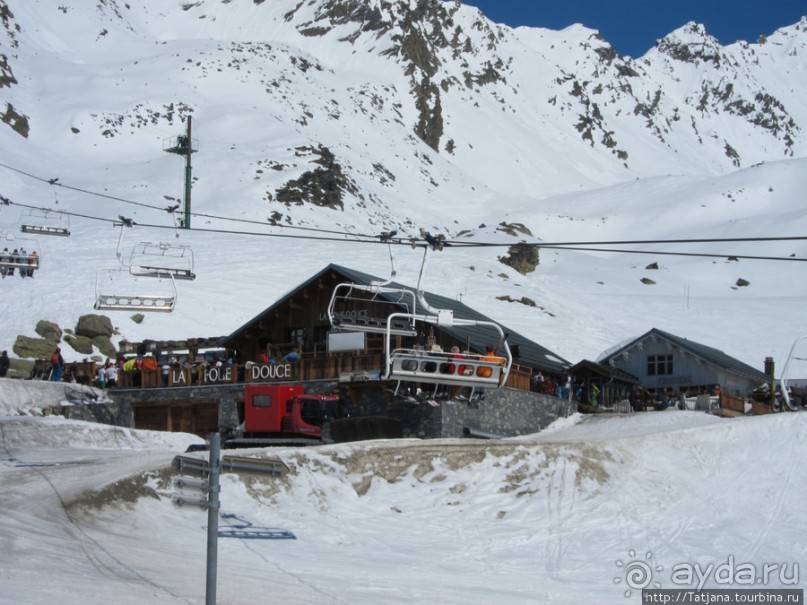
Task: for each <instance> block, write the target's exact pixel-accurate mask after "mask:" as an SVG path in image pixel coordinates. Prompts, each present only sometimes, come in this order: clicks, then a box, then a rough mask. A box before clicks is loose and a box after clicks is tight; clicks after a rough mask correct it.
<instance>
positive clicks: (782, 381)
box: [779, 334, 807, 410]
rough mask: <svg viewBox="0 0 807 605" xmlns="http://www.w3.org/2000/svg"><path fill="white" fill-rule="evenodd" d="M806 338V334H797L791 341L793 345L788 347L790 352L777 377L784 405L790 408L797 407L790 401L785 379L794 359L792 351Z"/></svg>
mask: <svg viewBox="0 0 807 605" xmlns="http://www.w3.org/2000/svg"><path fill="white" fill-rule="evenodd" d="M802 340H807V334H804V335H802V336H799V337H798V338H796V340H795V341H793V346H791V347H790V353H789V354H788V356H787V361H786V362H785V366H784V367H783V368H782V375H781V376H780V377H779V387H780V388H781V389H782V398H783V399H784V401H785V405H787V407H788V408H789V409H791V410H794V409H797V408H796V406H795V404H794V403H793V402H792V401H790V393H789V392H788V386H787V380H788V374H789V370H790V362H791V361H792V360H793V359H796V358H795V357H794V355H793V353H795V352H796V346H797V345H798V344H799V343H800V342H801V341H802Z"/></svg>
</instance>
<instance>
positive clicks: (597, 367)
mask: <svg viewBox="0 0 807 605" xmlns="http://www.w3.org/2000/svg"><path fill="white" fill-rule="evenodd" d="M583 370H592V371H594V372H597V373H599V374H601V375H602V376H604V377H605V378H611V379H613V380H617V381H619V382H625V383H627V384H636V385H638V384H639V383H640V382H641V381H640V380H639V378H638V377H636V376H634V375H633V374H630V373H628V372H625V371H624V370H621V369H620V368H615V367H613V366H611V365H609V364H607V363H599V362H596V361H591V360H590V359H584V360H582V361H579V362H577V363H576V364H574V365H573V366H572V368H571V370H570V371H571V373H572V375H575V374H578V373H580V372H581V371H583Z"/></svg>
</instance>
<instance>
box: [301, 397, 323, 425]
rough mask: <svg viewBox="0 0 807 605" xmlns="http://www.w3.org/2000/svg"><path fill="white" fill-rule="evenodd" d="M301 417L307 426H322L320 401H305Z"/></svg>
mask: <svg viewBox="0 0 807 605" xmlns="http://www.w3.org/2000/svg"><path fill="white" fill-rule="evenodd" d="M300 417H301V418H302V420H303V422H305V423H306V424H311V425H313V426H322V414H321V413H320V409H319V401H316V400H314V401H311V400H309V399H305V400H303V407H302V409H301V410H300Z"/></svg>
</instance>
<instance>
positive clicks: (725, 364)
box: [601, 328, 768, 381]
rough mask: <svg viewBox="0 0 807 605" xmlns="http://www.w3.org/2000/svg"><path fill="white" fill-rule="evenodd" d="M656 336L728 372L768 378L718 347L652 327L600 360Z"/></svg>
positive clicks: (755, 377) (753, 377)
mask: <svg viewBox="0 0 807 605" xmlns="http://www.w3.org/2000/svg"><path fill="white" fill-rule="evenodd" d="M653 335H655V336H657V337H659V338H661V339H664V340H666V341H667V342H669V343H671V344H673V345H675V346H677V347H678V348H680V349H682V350H684V351H687V352H688V353H691V354H692V355H694V356H695V357H698V358H700V359H703V360H704V361H705V362H707V363H710V364H712V365H714V366H717V367H719V368H722V369H724V370H727V371H729V372H733V373H735V374H740V375H742V376H748V377H749V378H752V379H755V380H762V381H765V380H768V376H767V375H766V374H765V373H764V372H760V371H759V370H757V369H756V368H753V367H751V366H749V365H748V364H745V363H743V362H742V361H739V360H738V359H735V358H733V357H731V356H729V355H727V354H726V353H724V352H723V351H720V350H718V349H714V348H712V347H707V346H706V345H703V344H700V343H697V342H694V341H692V340H688V339H686V338H682V337H680V336H676V335H675V334H670V333H669V332H664V331H663V330H659V329H657V328H653V329H652V330H650V331H649V332H647V333H646V334H643V335H642V336H640V337H639V338H637V339H635V340H632V341H631V342H629V343H628V344H626V345H625V346H623V347H621V348H619V349H618V350H616V351H613V352H611V353H609V354H608V356H607V357H605V358H604V359H602V360H601V362H604V363H607V362H608V360H610V359H612V358H614V357H617V356H618V355H620V354H621V353H622V352H623V351H625V350H626V349H630V348H631V347H633V346H634V345H635V344H636V343H638V342H641V341H644V340H647V339H648V338H650V337H651V336H653Z"/></svg>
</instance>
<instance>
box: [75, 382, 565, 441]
mask: <svg viewBox="0 0 807 605" xmlns="http://www.w3.org/2000/svg"><path fill="white" fill-rule="evenodd" d="M391 385H392V388H390V387H391ZM243 389H244V385H239V384H235V385H217V386H199V387H174V388H169V389H112V390H110V391H108V392H107V393H108V395H109V396H110V397H111V398H112V399H113V400H114V404H111V405H110V406H109V409H108V410H104V411H102V410H101V409H100V408H99V409H96V407H98V406H95V405H92V406H91V405H87V406H72V407H71V410H70V412H69V414H70V415H69V416H68V417H70V418H80V419H82V420H94V421H97V422H107V420H109V422H107V423H108V424H117V425H119V426H133V412H132V406H148V405H170V404H171V403H172V402H187V401H193V400H211V399H218V401H219V409H218V415H219V426H221V427H235V426H237V425H238V423H239V418H238V403H239V401H243ZM336 390H338V391H339V393H340V395H341V397H342V400H343V402H344V403H345V407H346V411H347V412H348V413H349V414H350V416H352V417H359V416H387V417H390V418H394V419H396V420H398V421H400V422H401V424H402V426H403V435H404V437H414V438H419V439H435V438H441V437H449V438H454V437H465V436H469V435H468V433H469V432H470V433H472V435H473V434H476V435H477V436H485V435H487V436H490V437H499V436H500V437H513V436H517V435H526V434H530V433H537V432H538V431H540V430H542V429H544V428H546V427H547V426H549V425H550V424H551V423H552V422H554V421H555V420H556V419H558V418H562V417H564V416H568V415H569V414H573V413H574V412H576V411H577V408H576V405H575V404H574V402H572V404H571V406H570V404H569V403H568V402H566V401H565V400H562V399H557V398H555V397H550V396H548V395H543V394H539V393H533V392H528V391H521V390H518V389H509V388H501V389H495V390H490V391H488V392H487V393H486V394H485V396H484V397H483V398H480V399H474V400H472V401H468V400H445V399H440V400H438V401H437V405H436V406H433V405H431V404H430V403H429V402H428V400H426V399H422V398H416V397H412V396H405V395H395V394H394V383H381V382H377V381H369V382H365V383H347V384H346V383H341V384H338V385H337V384H336V383H333V382H327V383H326V382H322V383H312V384H306V392H309V393H331V392H334V391H336ZM66 415H67V414H66Z"/></svg>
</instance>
